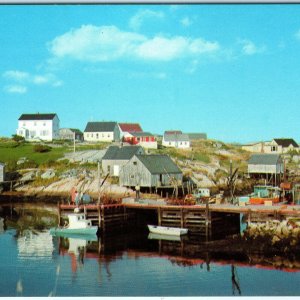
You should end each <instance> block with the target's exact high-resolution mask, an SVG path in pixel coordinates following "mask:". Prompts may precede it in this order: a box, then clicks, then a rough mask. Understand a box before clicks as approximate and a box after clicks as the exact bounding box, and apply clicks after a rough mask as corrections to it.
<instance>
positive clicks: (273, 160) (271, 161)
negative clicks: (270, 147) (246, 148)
mask: <svg viewBox="0 0 300 300" xmlns="http://www.w3.org/2000/svg"><path fill="white" fill-rule="evenodd" d="M279 162H282V159H281V156H280V154H252V155H251V157H250V159H249V160H248V164H249V165H276V164H277V163H279Z"/></svg>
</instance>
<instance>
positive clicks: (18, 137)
mask: <svg viewBox="0 0 300 300" xmlns="http://www.w3.org/2000/svg"><path fill="white" fill-rule="evenodd" d="M12 139H13V140H14V141H15V142H17V143H19V142H24V141H25V138H24V137H23V136H21V135H17V134H13V135H12Z"/></svg>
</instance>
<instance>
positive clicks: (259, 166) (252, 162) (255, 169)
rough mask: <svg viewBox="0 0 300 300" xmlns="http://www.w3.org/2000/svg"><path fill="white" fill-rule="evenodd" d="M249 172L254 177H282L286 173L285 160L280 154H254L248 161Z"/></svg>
mask: <svg viewBox="0 0 300 300" xmlns="http://www.w3.org/2000/svg"><path fill="white" fill-rule="evenodd" d="M248 173H249V175H250V176H252V177H257V176H260V177H265V178H266V179H270V178H271V177H273V178H274V179H275V183H277V182H276V181H277V178H278V179H281V175H283V173H284V162H283V160H282V157H281V155H280V154H252V155H251V157H250V159H249V161H248Z"/></svg>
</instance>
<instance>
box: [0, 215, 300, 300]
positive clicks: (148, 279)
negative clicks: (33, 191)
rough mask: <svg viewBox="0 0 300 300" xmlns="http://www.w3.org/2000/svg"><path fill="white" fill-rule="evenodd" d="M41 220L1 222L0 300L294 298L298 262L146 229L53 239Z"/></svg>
mask: <svg viewBox="0 0 300 300" xmlns="http://www.w3.org/2000/svg"><path fill="white" fill-rule="evenodd" d="M28 216H30V218H29V217H28ZM41 219H42V220H44V226H41ZM29 220H31V221H30V222H29ZM32 220H33V221H32ZM47 220H49V217H45V216H41V217H40V218H37V217H36V215H33V214H29V215H27V217H26V214H25V215H24V214H23V215H22V216H21V215H19V216H18V217H17V218H16V217H13V218H7V220H6V225H5V226H4V228H2V229H1V230H0V245H1V252H2V253H1V256H0V264H1V268H0V273H1V281H0V296H1V297H6V296H9V297H14V296H18V297H23V296H30V297H33V296H43V297H46V296H57V297H67V296H77V297H79V296H144V297H147V296H233V295H236V296H299V295H300V285H299V281H300V261H299V262H298V261H297V260H295V259H294V258H293V259H291V258H285V256H284V255H282V256H277V257H276V256H273V257H272V256H271V257H267V256H264V255H263V254H257V253H253V254H252V255H250V256H249V255H248V254H247V255H243V254H242V253H238V252H230V253H226V251H219V252H216V251H215V249H216V246H214V244H213V243H212V244H211V247H210V248H209V247H207V245H206V246H204V245H205V243H204V242H203V241H201V239H198V238H196V237H190V236H188V237H185V238H183V239H180V240H178V239H175V240H164V239H158V238H157V237H155V236H151V235H149V233H148V232H147V231H140V232H136V231H132V230H131V231H126V232H119V233H115V234H107V235H103V236H100V237H99V238H97V237H94V238H92V239H91V238H89V239H83V238H82V237H55V236H51V235H50V233H49V228H47V226H45V224H46V223H47ZM32 222H36V226H33V225H32V224H33V223H32ZM49 226H50V225H49ZM218 243H219V244H218ZM220 243H222V241H218V242H217V244H216V245H219V246H218V247H219V248H222V247H220Z"/></svg>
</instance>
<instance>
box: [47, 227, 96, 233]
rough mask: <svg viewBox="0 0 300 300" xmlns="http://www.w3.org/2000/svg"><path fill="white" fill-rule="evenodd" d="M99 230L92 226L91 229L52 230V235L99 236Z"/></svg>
mask: <svg viewBox="0 0 300 300" xmlns="http://www.w3.org/2000/svg"><path fill="white" fill-rule="evenodd" d="M98 230H99V228H98V227H97V226H92V227H89V228H59V227H57V228H51V229H50V234H52V235H64V234H68V235H72V234H73V235H97V232H98Z"/></svg>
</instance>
